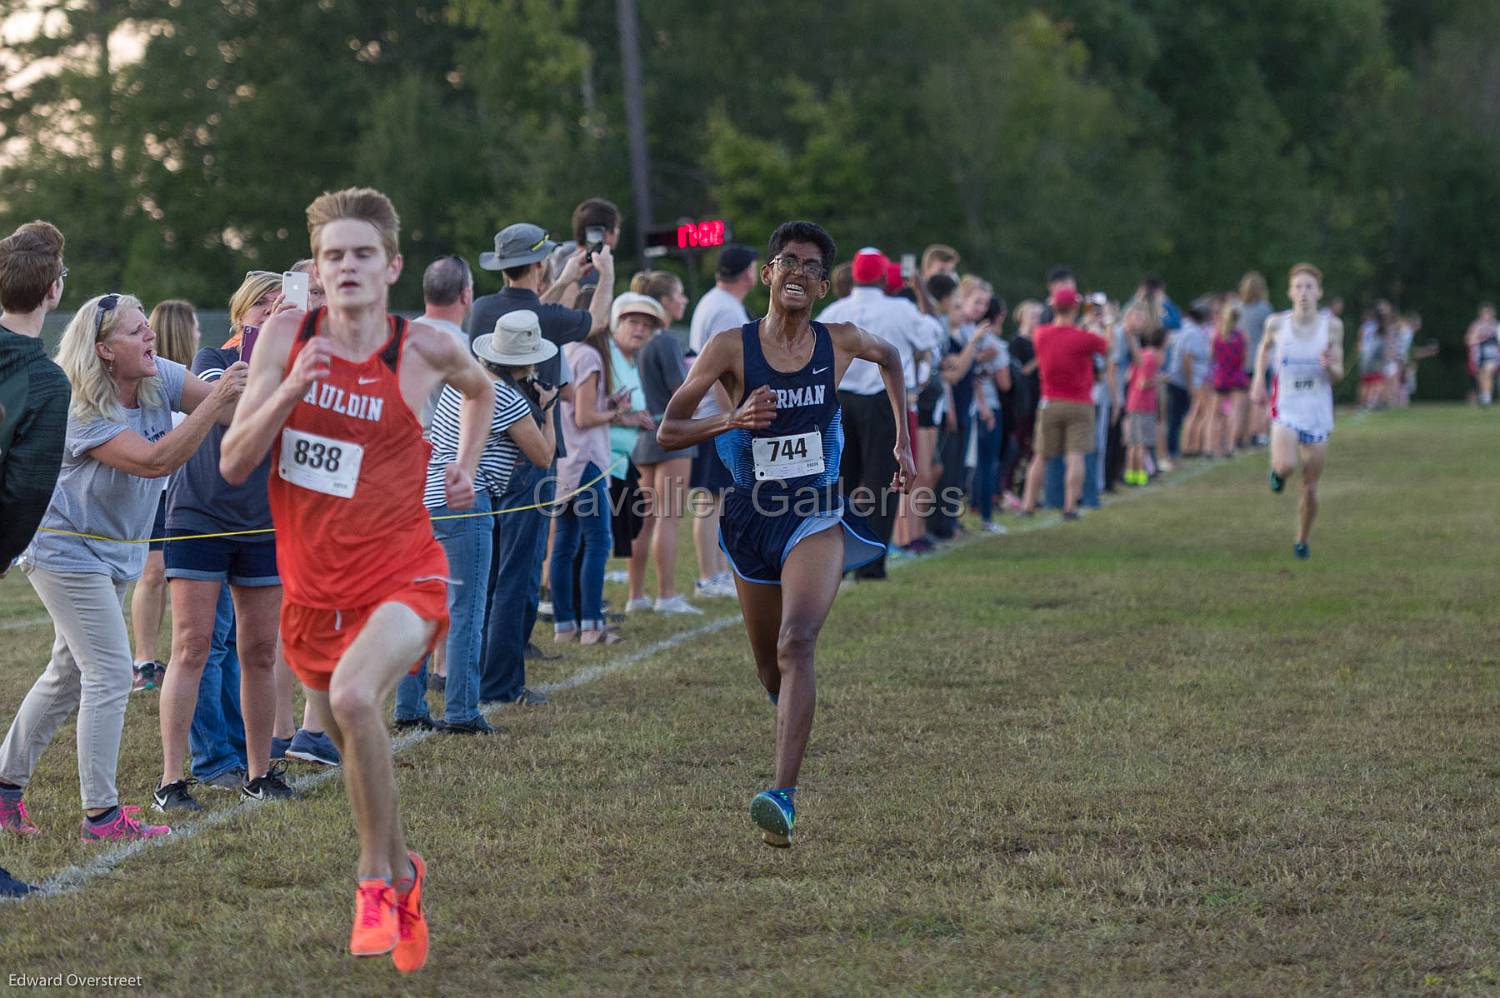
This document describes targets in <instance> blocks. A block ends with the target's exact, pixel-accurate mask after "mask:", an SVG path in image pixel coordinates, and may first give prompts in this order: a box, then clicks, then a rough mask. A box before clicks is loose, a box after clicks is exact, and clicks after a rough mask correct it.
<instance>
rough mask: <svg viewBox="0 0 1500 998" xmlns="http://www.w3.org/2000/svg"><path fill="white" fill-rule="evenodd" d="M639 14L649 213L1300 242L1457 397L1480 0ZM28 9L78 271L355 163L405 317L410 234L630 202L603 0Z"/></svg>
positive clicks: (1195, 261) (1486, 157) (129, 257)
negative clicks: (1382, 310)
mask: <svg viewBox="0 0 1500 998" xmlns="http://www.w3.org/2000/svg"><path fill="white" fill-rule="evenodd" d="M31 6H32V5H31V3H29V2H28V0H0V18H7V17H10V16H11V15H16V14H18V13H21V12H23V11H24V10H26V9H28V8H29V7H31ZM638 6H639V7H640V12H639V16H640V22H641V23H640V29H641V30H640V36H641V45H642V57H643V61H644V68H645V86H646V93H645V100H646V116H647V120H648V129H649V141H650V146H651V154H652V176H651V178H650V185H651V190H652V198H653V201H654V204H655V209H656V216H657V217H656V218H655V219H652V220H649V221H653V222H656V223H658V224H661V223H670V222H672V221H674V220H676V219H677V218H679V217H682V216H690V217H694V216H696V217H701V216H707V215H710V214H723V215H725V216H727V217H729V218H730V219H731V221H732V223H733V226H734V230H735V235H736V238H738V239H741V240H743V241H745V242H749V243H752V244H759V243H761V242H762V241H764V239H765V238H766V236H767V235H768V234H769V231H770V229H771V228H772V227H773V226H774V225H775V224H776V223H777V222H780V221H782V220H784V219H786V218H789V217H792V216H808V217H812V218H815V219H817V220H819V221H820V222H822V223H823V224H825V225H826V226H828V227H829V229H830V231H832V232H833V234H834V236H835V238H836V239H837V240H838V241H839V243H840V245H841V246H842V247H844V248H845V249H846V250H849V251H852V250H853V249H855V248H857V247H858V246H861V245H865V244H874V245H878V246H881V247H883V248H885V249H886V250H887V251H888V252H891V253H893V254H894V253H899V252H903V251H913V250H920V248H921V247H922V246H923V245H925V244H926V243H929V242H933V241H943V242H950V243H953V244H955V245H956V246H958V247H959V249H960V250H961V251H962V252H963V254H964V260H965V266H966V267H967V268H972V269H974V270H977V271H978V272H980V273H983V274H984V275H985V276H987V277H989V278H990V279H992V280H993V281H994V282H995V283H996V285H997V286H998V287H999V288H1000V289H1001V291H1002V292H1003V293H1005V294H1006V295H1007V297H1015V296H1018V295H1024V294H1034V293H1036V291H1037V290H1038V289H1039V286H1040V278H1041V275H1042V273H1043V272H1044V270H1045V269H1046V267H1047V266H1048V265H1050V264H1052V263H1054V262H1059V261H1066V262H1069V263H1071V264H1073V265H1074V266H1075V267H1076V268H1077V269H1078V270H1079V271H1080V273H1082V274H1083V275H1084V277H1085V279H1086V280H1087V281H1088V282H1089V283H1090V284H1091V285H1092V286H1095V287H1100V288H1103V289H1105V290H1107V291H1110V292H1112V293H1115V294H1117V295H1121V294H1125V293H1128V292H1129V290H1130V289H1131V288H1132V287H1133V286H1134V283H1135V281H1136V279H1137V277H1138V276H1139V274H1140V273H1142V272H1143V271H1145V270H1148V269H1150V270H1158V271H1161V272H1162V273H1163V274H1165V275H1166V276H1167V278H1168V279H1169V281H1170V283H1171V286H1172V290H1173V293H1174V295H1175V296H1176V297H1177V298H1179V299H1188V298H1191V297H1193V296H1195V295H1196V294H1197V293H1199V292H1201V291H1203V290H1208V289H1214V288H1225V287H1230V286H1232V285H1233V284H1235V283H1236V281H1237V280H1238V277H1239V276H1240V274H1242V273H1243V272H1244V271H1245V270H1247V269H1250V268H1252V267H1253V268H1257V269H1260V270H1262V271H1263V272H1265V273H1266V274H1267V275H1268V276H1270V277H1271V279H1272V285H1273V289H1274V290H1276V291H1277V292H1278V296H1279V291H1280V288H1279V286H1280V283H1281V282H1280V280H1279V278H1278V276H1277V275H1278V274H1279V273H1282V272H1284V270H1285V268H1286V266H1287V265H1288V264H1290V263H1291V262H1293V261H1294V260H1299V259H1312V260H1315V261H1317V262H1318V263H1319V264H1320V265H1321V266H1322V267H1323V269H1324V270H1325V272H1326V273H1327V274H1328V277H1329V280H1328V283H1329V293H1330V294H1331V295H1340V296H1342V297H1344V298H1345V299H1346V300H1347V301H1348V303H1349V304H1350V306H1351V315H1350V318H1351V320H1357V318H1358V313H1359V309H1360V308H1361V307H1363V306H1364V305H1365V304H1367V303H1369V302H1370V301H1372V300H1373V299H1374V298H1376V297H1388V298H1391V299H1393V300H1395V301H1396V302H1397V303H1398V304H1399V305H1401V307H1403V308H1409V309H1411V308H1414V309H1419V310H1421V311H1423V312H1424V313H1425V314H1426V316H1427V319H1428V322H1427V326H1426V332H1425V333H1424V337H1425V336H1426V335H1429V334H1435V335H1436V336H1437V337H1438V338H1439V339H1440V340H1441V341H1442V342H1443V343H1444V347H1445V348H1444V352H1443V354H1442V356H1441V358H1440V360H1439V361H1438V362H1437V363H1436V366H1435V368H1434V370H1433V374H1434V375H1435V376H1430V377H1426V378H1424V382H1423V384H1424V391H1428V392H1441V393H1443V394H1448V395H1452V394H1456V393H1457V392H1459V391H1460V390H1461V388H1462V384H1463V371H1462V357H1463V355H1462V350H1461V347H1460V340H1461V337H1462V333H1463V327H1464V325H1465V324H1466V321H1467V319H1468V317H1469V315H1470V314H1471V310H1472V307H1473V303H1474V301H1475V300H1477V299H1478V298H1480V297H1484V296H1494V295H1495V294H1496V291H1497V290H1500V289H1496V287H1495V283H1494V282H1495V278H1494V275H1495V274H1496V272H1497V264H1500V260H1496V254H1497V251H1496V250H1494V249H1491V248H1490V247H1492V246H1493V245H1494V243H1493V240H1492V239H1491V238H1490V237H1489V235H1490V234H1489V232H1488V231H1487V230H1488V228H1489V225H1490V221H1489V220H1490V219H1492V218H1494V217H1496V211H1495V209H1496V208H1497V207H1500V139H1497V138H1496V136H1500V100H1497V99H1496V98H1495V97H1494V95H1495V94H1496V93H1500V58H1497V57H1496V56H1495V55H1494V53H1495V52H1497V51H1500V27H1497V22H1496V20H1495V18H1494V17H1493V9H1492V5H1491V4H1490V3H1488V2H1487V0H1430V2H1429V0H1422V2H1418V0H1223V2H1219V3H1213V4H1204V3H1201V2H1199V0H1128V2H1122V0H1037V2H1035V3H1032V4H1027V5H1019V4H1009V3H1007V4H997V3H979V2H965V3H950V4H938V5H928V6H925V7H923V6H919V5H913V4H910V3H907V2H905V0H850V2H849V3H843V4H837V5H825V6H823V7H817V6H814V7H808V6H807V5H798V6H795V7H794V6H792V5H788V4H785V3H772V4H760V5H753V4H702V3H698V2H694V0H652V2H651V3H649V4H648V3H642V4H639V5H638ZM46 9H47V17H46V20H45V22H44V25H45V30H44V31H43V32H42V34H40V35H38V36H37V37H34V38H30V39H25V38H21V39H12V40H11V42H12V43H11V44H8V45H7V46H6V47H4V48H3V49H0V75H4V76H6V77H8V78H10V80H11V82H10V83H9V84H8V85H7V86H6V87H5V88H4V89H0V226H9V225H13V224H15V223H17V222H19V221H23V220H25V219H28V218H32V217H37V216H41V217H47V218H51V219H53V220H54V221H56V222H58V223H59V224H60V225H61V226H62V227H63V228H64V231H65V232H67V233H68V234H69V235H70V237H71V239H70V243H69V265H70V267H71V268H72V270H73V274H74V277H75V280H74V281H73V287H75V288H77V289H78V290H79V292H80V293H82V292H85V291H88V292H93V291H98V290H102V289H104V288H107V287H128V288H130V289H131V290H134V291H137V292H138V293H140V294H142V295H144V296H145V297H146V298H148V299H154V298H158V297H162V296H165V295H185V296H188V297H191V298H193V299H194V300H197V301H200V302H202V303H203V304H205V305H209V304H217V303H221V302H222V301H223V300H224V299H225V298H226V297H227V296H228V294H229V293H230V292H231V291H232V290H233V287H234V285H235V283H236V282H237V280H238V277H239V275H240V274H241V273H242V272H243V271H244V270H245V269H248V268H251V267H269V268H273V269H274V268H278V267H281V266H284V265H286V264H288V263H290V262H291V261H293V260H295V259H296V258H298V257H300V256H303V255H305V253H306V249H305V247H306V235H305V223H304V221H303V209H304V208H305V206H306V204H307V203H308V201H309V200H310V199H311V198H312V197H313V196H314V195H316V194H317V193H318V192H319V191H321V190H324V189H329V188H334V187H337V186H342V185H345V184H350V183H362V184H373V185H375V186H379V187H381V188H382V189H385V190H387V191H388V192H389V193H390V194H391V195H392V196H393V198H394V199H395V201H396V204H397V208H398V210H399V211H400V212H401V215H402V218H403V222H404V226H405V229H404V233H403V249H404V251H405V255H406V257H407V263H408V265H407V268H406V273H405V275H404V276H403V278H402V281H401V283H400V284H399V285H398V286H397V288H396V291H395V301H396V303H397V304H398V305H399V306H401V307H406V308H411V307H416V306H417V305H418V304H419V292H418V288H417V281H418V277H419V275H420V272H421V269H422V266H423V265H424V264H425V262H426V260H427V259H429V258H430V257H432V256H434V255H437V254H439V253H445V252H454V251H457V252H463V253H466V254H468V255H469V256H470V257H471V258H473V257H475V256H477V253H478V251H479V250H480V249H481V248H482V247H483V246H485V245H486V244H487V243H488V242H489V239H490V237H491V236H492V235H493V233H494V232H495V230H496V229H498V228H499V227H501V226H503V225H505V224H507V223H509V222H512V221H517V220H521V219H526V220H530V221H535V222H538V223H539V224H542V225H544V226H546V227H548V228H549V229H550V230H551V231H552V232H553V233H554V235H556V236H558V237H560V238H561V237H566V234H567V228H568V217H569V214H570V212H571V210H572V207H573V206H574V205H575V204H576V203H577V202H578V201H579V200H581V199H582V198H583V197H586V196H590V195H600V196H604V197H609V198H612V199H613V200H615V201H616V202H617V203H619V204H620V205H621V206H622V207H623V208H624V209H625V210H626V212H627V215H628V214H630V212H631V207H630V196H629V192H630V189H631V188H630V178H629V171H628V165H627V157H626V136H625V132H624V115H623V98H622V95H621V87H622V84H621V75H622V74H621V69H620V55H619V40H618V37H617V31H618V28H617V22H616V12H617V11H616V3H615V0H416V2H414V3H410V4H399V5H371V4H356V3H352V2H349V0H318V2H316V3H309V2H306V0H192V2H188V0H88V2H84V0H78V2H75V3H72V4H69V5H66V6H64V5H49V6H48V7H47V8H46ZM111 36H112V37H113V39H114V46H113V50H114V52H113V54H112V55H111V54H110V52H108V51H107V50H106V48H105V46H104V45H103V44H102V40H103V39H105V38H109V37H111ZM136 48H142V49H143V51H142V53H141V55H140V57H139V58H133V57H130V56H129V53H130V52H131V51H132V50H133V49H136ZM635 221H637V220H635V219H627V224H634V222H635ZM709 263H711V260H709V261H699V266H702V267H705V268H706V267H707V265H708V264H709ZM632 267H633V262H631V261H626V262H625V263H624V265H623V266H622V269H624V270H627V271H628V270H629V269H631V268H632ZM481 280H482V281H490V282H491V284H493V283H494V279H493V278H488V277H482V278H481ZM481 290H487V289H486V288H481ZM1350 324H1351V325H1354V324H1355V323H1354V322H1353V321H1351V323H1350ZM1439 369H1440V370H1439Z"/></svg>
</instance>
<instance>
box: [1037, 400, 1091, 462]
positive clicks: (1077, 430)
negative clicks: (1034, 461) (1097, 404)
mask: <svg viewBox="0 0 1500 998" xmlns="http://www.w3.org/2000/svg"><path fill="white" fill-rule="evenodd" d="M1034 446H1035V447H1036V452H1037V453H1038V454H1040V455H1041V456H1042V457H1043V458H1046V459H1048V460H1050V459H1052V458H1054V457H1062V456H1063V455H1064V454H1087V453H1089V452H1090V451H1092V450H1093V449H1094V407H1093V406H1092V405H1090V404H1088V403H1087V402H1057V401H1053V400H1052V399H1043V400H1042V406H1041V408H1040V409H1038V410H1037V413H1036V441H1035V443H1034Z"/></svg>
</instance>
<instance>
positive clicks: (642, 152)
mask: <svg viewBox="0 0 1500 998" xmlns="http://www.w3.org/2000/svg"><path fill="white" fill-rule="evenodd" d="M615 14H616V17H617V19H618V21H619V27H620V68H621V70H622V71H623V73H624V77H625V81H624V82H625V131H626V134H627V135H628V136H629V140H630V186H631V189H632V191H633V192H634V195H635V212H634V216H635V258H636V261H637V262H638V263H639V264H640V265H641V266H645V262H646V230H647V229H649V228H651V226H652V224H653V221H652V220H653V215H652V213H651V156H650V152H649V150H648V149H647V148H646V99H645V96H644V94H643V92H642V83H641V42H640V25H639V23H638V19H637V17H636V11H635V0H615Z"/></svg>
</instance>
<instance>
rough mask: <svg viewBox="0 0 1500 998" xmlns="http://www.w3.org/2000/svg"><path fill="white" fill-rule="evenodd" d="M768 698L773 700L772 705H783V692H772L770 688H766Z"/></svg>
mask: <svg viewBox="0 0 1500 998" xmlns="http://www.w3.org/2000/svg"><path fill="white" fill-rule="evenodd" d="M766 699H767V700H769V701H771V706H772V707H779V706H780V705H781V694H779V693H772V692H771V691H770V690H766Z"/></svg>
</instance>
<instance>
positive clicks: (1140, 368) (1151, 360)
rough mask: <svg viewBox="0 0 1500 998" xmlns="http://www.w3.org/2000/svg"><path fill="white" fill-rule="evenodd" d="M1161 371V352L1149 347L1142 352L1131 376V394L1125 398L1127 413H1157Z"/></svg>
mask: <svg viewBox="0 0 1500 998" xmlns="http://www.w3.org/2000/svg"><path fill="white" fill-rule="evenodd" d="M1159 370H1161V351H1160V350H1157V349H1156V348H1155V347H1147V348H1146V349H1144V350H1142V351H1141V359H1140V360H1139V361H1137V362H1136V365H1135V368H1134V370H1133V371H1132V372H1131V375H1130V394H1129V395H1127V396H1126V397H1125V411H1126V412H1140V413H1154V412H1156V372H1157V371H1159Z"/></svg>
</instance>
